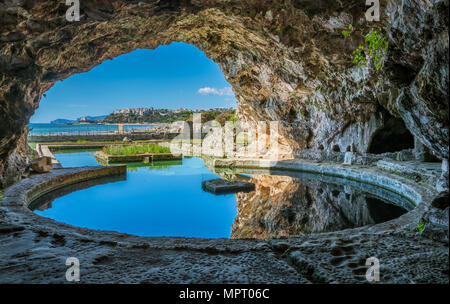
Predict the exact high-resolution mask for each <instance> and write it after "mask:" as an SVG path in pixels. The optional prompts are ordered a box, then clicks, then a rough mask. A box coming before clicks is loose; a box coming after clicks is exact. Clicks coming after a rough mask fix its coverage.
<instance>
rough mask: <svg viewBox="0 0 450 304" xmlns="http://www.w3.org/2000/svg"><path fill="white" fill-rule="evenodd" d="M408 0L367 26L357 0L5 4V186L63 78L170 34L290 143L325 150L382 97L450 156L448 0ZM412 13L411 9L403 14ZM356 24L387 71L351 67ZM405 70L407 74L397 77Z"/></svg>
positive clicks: (242, 107)
mask: <svg viewBox="0 0 450 304" xmlns="http://www.w3.org/2000/svg"><path fill="white" fill-rule="evenodd" d="M404 2H405V1H402V0H391V1H387V3H383V4H382V5H383V8H382V9H383V12H384V13H383V14H382V19H383V20H382V21H381V23H380V24H370V23H367V22H366V21H365V20H364V13H365V10H366V7H365V2H364V1H362V0H343V1H339V2H330V1H327V0H315V1H310V0H295V1H294V0H292V1H289V0H288V1H281V0H280V1H278V0H276V1H265V0H250V1H235V0H227V1H225V0H208V1H200V0H165V1H158V0H145V1H125V0H93V1H81V20H80V21H79V22H72V23H69V22H67V21H66V20H65V18H64V16H65V12H66V10H67V6H65V4H64V2H63V1H58V2H57V3H55V1H49V0H40V1H34V0H21V1H9V0H7V1H4V2H2V3H0V71H1V72H0V75H1V78H0V184H1V185H2V186H5V185H7V184H10V183H12V182H13V181H15V180H17V179H18V178H20V175H21V171H22V168H23V167H24V163H25V161H26V155H25V153H24V150H25V149H26V148H25V142H26V140H25V137H26V128H25V126H26V124H27V122H28V120H29V118H30V117H31V115H32V114H33V113H34V110H35V109H36V108H37V107H38V104H39V101H40V100H41V97H42V95H43V94H44V93H45V91H47V90H48V89H49V88H50V87H51V86H52V85H53V84H54V83H55V82H56V81H58V80H62V79H65V78H67V77H69V76H70V75H72V74H75V73H80V72H85V71H88V70H89V69H91V68H93V67H94V66H96V65H98V64H100V63H101V62H103V61H105V60H108V59H112V58H114V57H116V56H118V55H121V54H124V53H128V52H130V51H132V50H134V49H136V48H149V49H153V48H156V47H157V46H159V45H164V44H168V43H170V42H172V41H183V42H187V43H190V44H193V45H195V46H197V47H198V48H199V49H201V50H202V51H204V52H205V54H206V55H207V56H208V57H209V58H211V59H212V60H214V61H215V62H216V63H217V64H218V65H219V66H220V67H221V69H222V71H223V73H224V75H225V78H226V79H227V80H228V82H229V83H230V84H231V85H232V87H233V91H234V93H235V95H236V97H237V99H238V115H239V116H240V118H241V119H243V120H246V121H250V122H251V121H258V120H261V119H262V120H277V121H280V122H281V123H282V129H281V130H280V140H281V141H282V143H283V144H284V145H285V146H286V148H287V149H288V150H289V149H290V150H292V151H294V150H296V149H305V148H308V147H317V146H320V145H323V146H328V143H329V142H331V141H332V140H333V139H335V138H336V137H339V136H341V135H342V132H343V130H344V129H345V128H347V127H348V126H349V125H351V124H353V123H361V122H365V121H368V120H369V118H370V116H371V115H372V114H373V113H376V112H377V111H379V108H380V104H381V105H383V106H384V107H385V108H386V109H388V110H389V111H390V112H392V113H393V114H395V115H397V116H400V117H402V118H403V119H404V120H405V124H406V126H407V128H408V129H409V130H410V131H411V132H412V133H413V134H414V135H415V136H416V137H417V138H419V139H420V140H421V141H422V142H423V143H424V144H425V145H426V146H427V147H429V148H430V150H431V151H432V152H433V153H434V154H435V155H436V156H438V157H439V158H447V159H448V102H447V98H448V54H447V51H448V19H447V18H446V17H445V16H444V15H443V13H440V12H441V11H443V12H446V11H447V10H448V2H446V1H436V2H435V3H434V4H433V5H430V6H427V5H426V4H421V3H419V4H411V3H409V2H405V3H404ZM412 5H416V6H412ZM405 8H408V9H409V11H408V15H407V16H405V14H399V12H400V10H401V9H405ZM430 15H432V16H433V18H428V19H427V16H428V17H429V16H430ZM421 20H430V21H427V22H429V24H423V22H422V21H421ZM349 24H352V25H353V26H354V27H355V28H358V30H359V31H364V30H368V29H369V28H370V27H374V26H377V27H378V26H382V27H383V29H384V30H385V31H386V35H387V36H388V37H389V43H390V45H389V55H388V56H389V57H388V60H387V62H386V68H385V70H383V71H381V72H376V71H373V70H371V69H369V68H367V67H361V68H355V66H354V65H353V64H352V63H351V61H352V55H351V53H352V50H354V49H355V48H356V47H357V46H358V45H359V44H361V43H363V39H364V38H363V37H362V36H361V35H360V36H358V35H356V36H354V37H353V38H351V39H344V38H343V36H342V34H341V31H342V30H344V29H346V28H347V27H348V25H349ZM410 28H415V29H416V31H414V32H412V31H410V30H405V29H410ZM405 38H409V39H405ZM436 46H437V47H436ZM399 66H402V67H404V69H403V70H405V69H407V70H408V71H409V72H410V74H411V75H412V76H411V77H408V78H407V79H405V77H399V75H398V73H399V72H398V71H400V70H401V69H399V68H398V67H399ZM442 66H444V67H446V69H445V68H444V69H442V68H441V67H442ZM318 92H320V94H319V93H318ZM430 92H431V93H430ZM291 109H295V110H293V111H291ZM303 113H304V114H303ZM425 119H426V122H425Z"/></svg>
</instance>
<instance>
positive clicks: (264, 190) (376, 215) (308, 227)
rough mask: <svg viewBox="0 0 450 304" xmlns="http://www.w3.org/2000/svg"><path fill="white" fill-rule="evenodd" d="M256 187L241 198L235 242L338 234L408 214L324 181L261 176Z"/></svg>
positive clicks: (238, 196) (257, 176)
mask: <svg viewBox="0 0 450 304" xmlns="http://www.w3.org/2000/svg"><path fill="white" fill-rule="evenodd" d="M250 182H253V183H254V184H255V191H253V192H250V193H239V194H236V199H237V208H238V216H237V217H236V218H235V220H234V223H233V226H232V227H231V237H232V238H262V239H265V238H278V237H286V236H292V235H299V234H306V233H318V232H330V231H338V230H343V229H347V228H354V227H360V226H365V225H371V224H377V223H380V222H385V221H388V220H391V219H394V218H396V217H399V216H400V215H402V214H404V213H405V212H406V211H407V210H406V209H404V208H402V207H400V206H397V205H394V204H392V203H389V202H386V201H384V200H382V199H380V198H377V197H376V196H374V195H372V194H368V193H365V192H363V191H361V190H358V189H357V188H354V187H349V186H344V185H339V184H333V183H324V182H322V181H320V180H308V179H304V178H296V177H290V176H277V175H264V174H255V175H253V177H252V178H251V179H250ZM405 201H406V200H405ZM405 204H406V205H409V202H405Z"/></svg>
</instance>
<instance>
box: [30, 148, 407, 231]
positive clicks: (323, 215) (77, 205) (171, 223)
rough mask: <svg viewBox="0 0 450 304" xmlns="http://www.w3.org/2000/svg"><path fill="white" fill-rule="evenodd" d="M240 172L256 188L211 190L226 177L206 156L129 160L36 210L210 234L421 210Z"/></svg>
mask: <svg viewBox="0 0 450 304" xmlns="http://www.w3.org/2000/svg"><path fill="white" fill-rule="evenodd" d="M55 156H56V158H58V160H59V161H60V162H61V164H62V165H63V167H75V166H83V165H96V164H97V163H96V161H95V158H94V157H93V155H92V154H91V152H79V153H63V154H59V153H58V154H55ZM222 173H223V174H222ZM222 173H219V174H220V175H226V176H227V177H230V176H232V175H234V174H237V172H222ZM239 173H240V174H242V173H246V175H247V176H249V178H250V179H249V181H250V182H252V183H254V184H255V191H252V192H248V193H237V194H226V195H214V194H210V193H207V192H204V191H203V190H202V182H203V181H205V180H209V179H214V178H217V177H219V175H218V174H215V173H213V172H211V171H210V170H209V169H208V168H207V167H206V166H205V164H204V162H203V160H202V159H200V158H194V157H193V158H187V157H185V158H183V160H182V161H169V162H158V163H156V162H155V163H153V164H142V163H139V164H129V165H128V169H127V178H126V180H117V179H116V180H111V179H106V180H103V181H102V180H99V181H90V182H85V183H80V184H76V185H72V186H68V187H65V188H62V189H59V190H57V191H54V192H51V193H48V194H46V195H44V196H42V197H40V198H39V199H37V200H36V201H34V202H32V203H31V204H30V208H31V209H32V210H34V212H35V213H37V214H39V215H41V216H44V217H48V218H52V219H54V220H57V221H60V222H64V223H67V224H71V225H75V226H80V227H86V228H91V229H100V230H110V231H117V232H123V233H128V234H134V235H139V236H179V237H204V238H221V237H224V238H229V237H231V238H273V237H283V236H292V235H299V234H304V233H318V232H329V231H338V230H343V229H347V228H354V227H360V226H365V225H372V224H377V223H381V222H385V221H388V220H391V219H394V218H396V217H399V216H400V215H402V214H404V213H406V212H407V211H408V210H410V209H412V208H413V204H412V203H410V202H409V201H408V200H406V199H405V198H403V197H401V196H399V195H397V194H394V193H392V192H389V191H385V190H383V189H380V188H376V187H372V186H369V185H366V184H362V183H357V182H352V181H347V180H342V179H336V178H331V177H325V176H320V175H314V174H306V173H287V172H270V174H269V173H268V172H264V171H249V170H247V171H242V172H239Z"/></svg>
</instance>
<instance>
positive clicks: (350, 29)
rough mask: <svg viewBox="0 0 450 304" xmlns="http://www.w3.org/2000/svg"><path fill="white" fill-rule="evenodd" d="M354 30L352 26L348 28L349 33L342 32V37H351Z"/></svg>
mask: <svg viewBox="0 0 450 304" xmlns="http://www.w3.org/2000/svg"><path fill="white" fill-rule="evenodd" d="M352 30H353V28H352V25H349V26H348V31H347V30H344V31H342V35H343V36H344V37H348V36H350V34H351V33H352Z"/></svg>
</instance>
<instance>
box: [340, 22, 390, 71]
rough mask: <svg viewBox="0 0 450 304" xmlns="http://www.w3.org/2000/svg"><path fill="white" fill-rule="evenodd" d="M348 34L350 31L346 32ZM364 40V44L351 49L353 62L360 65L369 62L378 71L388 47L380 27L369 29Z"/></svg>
mask: <svg viewBox="0 0 450 304" xmlns="http://www.w3.org/2000/svg"><path fill="white" fill-rule="evenodd" d="M348 35H350V33H348ZM364 40H365V42H366V45H364V46H363V45H360V46H358V48H357V49H356V50H354V51H353V56H354V57H353V63H354V64H356V65H358V66H362V65H365V64H367V63H369V62H371V63H373V65H374V67H375V69H376V70H377V71H378V70H380V69H381V68H382V66H383V63H384V60H383V58H384V56H385V54H386V51H387V48H388V42H387V40H386V38H385V37H384V35H383V33H382V31H381V29H380V28H378V29H376V30H373V29H372V30H370V32H369V33H368V34H367V35H366V36H365V39H364ZM367 56H368V57H369V60H368V59H367Z"/></svg>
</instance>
